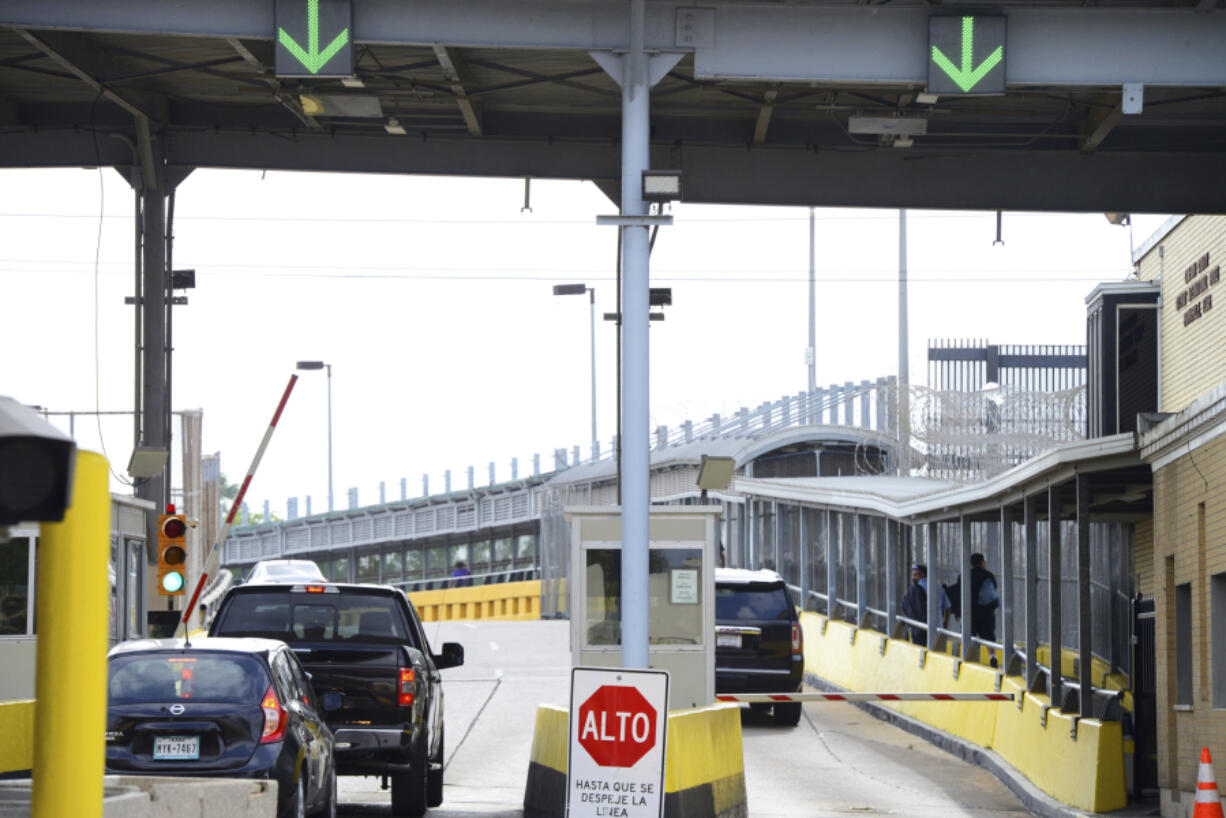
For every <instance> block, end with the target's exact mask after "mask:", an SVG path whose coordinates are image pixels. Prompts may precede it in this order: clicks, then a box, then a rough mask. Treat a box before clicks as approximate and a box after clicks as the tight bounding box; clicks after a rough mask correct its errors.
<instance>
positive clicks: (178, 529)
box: [162, 516, 187, 540]
mask: <svg viewBox="0 0 1226 818" xmlns="http://www.w3.org/2000/svg"><path fill="white" fill-rule="evenodd" d="M186 533H187V523H185V522H183V518H182V517H178V516H175V517H167V518H166V519H165V520H164V521H163V522H162V535H163V536H164V537H167V538H169V539H174V540H177V539H178V538H179V537H182V536H183V535H184V534H186Z"/></svg>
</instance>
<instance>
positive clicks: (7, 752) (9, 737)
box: [0, 699, 34, 773]
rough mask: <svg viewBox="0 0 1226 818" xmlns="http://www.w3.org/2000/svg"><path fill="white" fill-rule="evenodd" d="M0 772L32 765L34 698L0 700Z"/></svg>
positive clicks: (23, 768)
mask: <svg viewBox="0 0 1226 818" xmlns="http://www.w3.org/2000/svg"><path fill="white" fill-rule="evenodd" d="M0 736H3V740H0V773H12V772H19V771H25V770H29V769H31V768H33V766H34V700H33V699H16V700H11V701H5V702H0Z"/></svg>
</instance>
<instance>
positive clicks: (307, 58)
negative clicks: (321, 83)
mask: <svg viewBox="0 0 1226 818" xmlns="http://www.w3.org/2000/svg"><path fill="white" fill-rule="evenodd" d="M322 2H323V3H324V9H323V11H324V13H323V15H321V14H320V3H321V0H305V2H304V0H277V55H276V56H277V60H276V61H277V66H276V71H277V74H278V75H281V76H320V71H321V70H322V69H323V68H324V66H326V65H328V64H329V63H330V62H333V58H334V57H336V56H337V55H338V54H342V53H344V54H347V55H348V59H340V60H336V61H335V65H334V68H333V70H330V71H325V72H324V75H326V76H351V75H352V74H353V48H352V45H351V43H350V40H349V29H350V20H351V19H352V11H351V8H350V4H349V0H340V1H339V2H338V0H322ZM304 11H305V12H306V13H305V19H304V15H303V12H304ZM321 17H322V20H321ZM338 28H339V29H340V31H339V33H336V34H333V32H335V31H337V29H338ZM304 30H305V34H306V47H305V48H304V47H303V45H302V43H301V42H300V41H299V39H297V38H295V36H294V34H291V33H290V32H291V31H292V32H295V33H296V34H298V36H299V37H301V36H302V34H303V32H304ZM321 30H322V31H323V32H324V35H323V36H324V37H330V38H331V40H330V41H329V42H328V44H327V45H326V46H324V47H323V48H320V47H319V43H320V32H321ZM304 69H305V71H304Z"/></svg>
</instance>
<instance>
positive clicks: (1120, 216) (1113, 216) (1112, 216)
mask: <svg viewBox="0 0 1226 818" xmlns="http://www.w3.org/2000/svg"><path fill="white" fill-rule="evenodd" d="M1103 215H1104V216H1106V217H1107V221H1109V222H1111V223H1112V224H1118V225H1125V224H1131V223H1132V215H1131V214H1129V213H1104V214H1103Z"/></svg>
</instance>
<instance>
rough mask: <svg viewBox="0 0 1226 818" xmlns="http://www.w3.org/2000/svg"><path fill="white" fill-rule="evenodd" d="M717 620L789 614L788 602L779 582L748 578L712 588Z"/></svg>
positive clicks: (748, 618) (752, 618) (790, 614)
mask: <svg viewBox="0 0 1226 818" xmlns="http://www.w3.org/2000/svg"><path fill="white" fill-rule="evenodd" d="M715 618H716V619H717V620H729V619H746V620H763V619H781V620H789V619H791V618H792V603H791V601H790V600H789V599H788V595H787V591H786V590H785V589H784V587H783V584H782V583H762V582H752V583H746V584H744V585H740V584H738V585H718V586H716V588H715Z"/></svg>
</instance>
